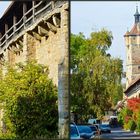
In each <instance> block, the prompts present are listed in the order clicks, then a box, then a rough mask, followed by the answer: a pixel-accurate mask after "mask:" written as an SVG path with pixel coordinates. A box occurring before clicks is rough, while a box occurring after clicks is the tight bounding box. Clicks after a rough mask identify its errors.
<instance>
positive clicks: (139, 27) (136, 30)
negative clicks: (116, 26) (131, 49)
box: [124, 23, 140, 36]
mask: <svg viewBox="0 0 140 140" xmlns="http://www.w3.org/2000/svg"><path fill="white" fill-rule="evenodd" d="M128 35H140V24H139V23H138V24H134V26H133V28H132V29H131V31H130V32H128V31H127V32H126V33H125V35H124V36H128Z"/></svg>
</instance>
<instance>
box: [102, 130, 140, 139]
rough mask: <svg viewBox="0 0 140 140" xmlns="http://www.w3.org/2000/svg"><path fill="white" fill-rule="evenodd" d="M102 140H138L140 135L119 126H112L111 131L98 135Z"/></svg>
mask: <svg viewBox="0 0 140 140" xmlns="http://www.w3.org/2000/svg"><path fill="white" fill-rule="evenodd" d="M100 139H101V140H102V139H103V140H104V139H105V140H129V139H130V140H131V139H133V140H140V135H138V134H135V133H133V132H130V131H125V130H123V129H121V128H112V129H111V133H104V134H102V135H101V136H100Z"/></svg>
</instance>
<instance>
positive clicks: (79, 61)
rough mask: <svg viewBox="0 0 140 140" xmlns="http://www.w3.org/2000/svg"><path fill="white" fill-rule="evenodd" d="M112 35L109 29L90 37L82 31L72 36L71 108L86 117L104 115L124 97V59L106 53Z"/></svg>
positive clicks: (100, 116) (92, 34)
mask: <svg viewBox="0 0 140 140" xmlns="http://www.w3.org/2000/svg"><path fill="white" fill-rule="evenodd" d="M112 38H113V37H112V34H111V32H109V31H107V30H105V29H102V30H101V31H99V32H93V33H91V37H90V38H88V39H86V38H85V37H84V35H83V34H82V33H80V34H79V35H73V34H72V36H71V47H70V49H71V53H72V52H74V54H72V57H71V63H70V68H71V71H72V74H71V82H70V84H71V85H70V87H71V111H74V112H77V113H79V114H82V115H83V117H86V116H87V114H94V115H95V117H96V116H97V117H98V118H102V116H103V114H104V112H105V110H108V109H109V108H111V107H113V106H115V105H116V103H117V101H118V100H120V99H121V98H122V93H123V91H122V86H121V78H122V61H121V60H120V59H119V58H112V57H111V56H109V55H108V54H107V53H106V51H107V50H108V49H109V47H110V45H111V43H112ZM83 108H84V110H82V109H83Z"/></svg>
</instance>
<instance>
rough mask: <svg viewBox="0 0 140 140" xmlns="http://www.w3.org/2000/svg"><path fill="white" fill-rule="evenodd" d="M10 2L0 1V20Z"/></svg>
mask: <svg viewBox="0 0 140 140" xmlns="http://www.w3.org/2000/svg"><path fill="white" fill-rule="evenodd" d="M11 2H12V1H0V18H1V16H2V15H3V13H4V11H5V10H6V9H7V8H8V6H9V5H10V3H11Z"/></svg>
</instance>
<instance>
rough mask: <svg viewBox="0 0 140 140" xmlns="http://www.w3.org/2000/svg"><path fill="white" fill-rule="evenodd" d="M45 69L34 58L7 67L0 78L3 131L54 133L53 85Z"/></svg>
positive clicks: (24, 135)
mask: <svg viewBox="0 0 140 140" xmlns="http://www.w3.org/2000/svg"><path fill="white" fill-rule="evenodd" d="M48 72H49V71H48V68H47V67H45V66H42V65H39V64H36V63H35V62H30V63H27V65H23V64H18V65H17V68H11V67H8V68H7V73H6V75H5V76H4V77H2V79H1V82H0V101H1V104H3V106H2V108H3V109H4V116H3V121H4V123H5V125H6V132H5V135H8V134H11V135H13V136H15V137H16V138H27V139H29V138H30V139H33V138H41V137H46V138H48V137H54V136H56V135H57V123H58V111H57V88H56V86H54V85H53V82H52V80H50V79H49V77H48Z"/></svg>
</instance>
